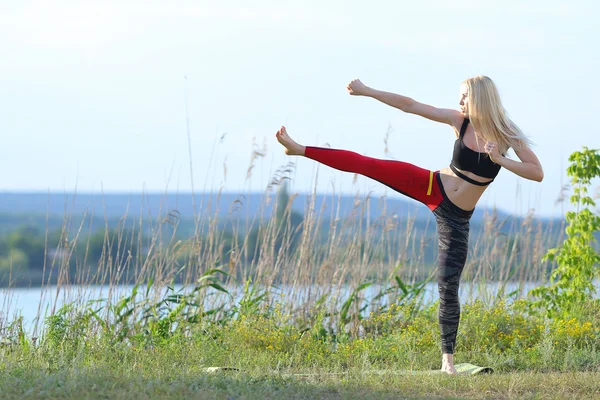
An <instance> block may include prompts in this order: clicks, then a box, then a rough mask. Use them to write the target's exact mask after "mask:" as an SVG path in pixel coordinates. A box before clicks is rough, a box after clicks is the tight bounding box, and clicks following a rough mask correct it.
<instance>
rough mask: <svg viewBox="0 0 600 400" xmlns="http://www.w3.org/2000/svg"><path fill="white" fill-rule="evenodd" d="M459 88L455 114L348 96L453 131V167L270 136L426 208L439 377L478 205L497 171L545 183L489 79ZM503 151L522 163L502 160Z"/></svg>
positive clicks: (353, 89) (358, 92) (389, 96)
mask: <svg viewBox="0 0 600 400" xmlns="http://www.w3.org/2000/svg"><path fill="white" fill-rule="evenodd" d="M460 89H461V90H460V102H459V104H460V111H456V110H451V109H442V108H435V107H432V106H429V105H426V104H422V103H419V102H417V101H415V100H413V99H411V98H409V97H405V96H401V95H398V94H394V93H388V92H383V91H379V90H375V89H372V88H370V87H368V86H365V85H364V84H363V83H362V82H361V81H360V80H353V81H352V82H350V83H349V84H348V92H349V93H350V94H351V95H354V96H367V97H372V98H374V99H376V100H379V101H381V102H382V103H385V104H387V105H390V106H392V107H395V108H398V109H400V110H402V111H404V112H407V113H411V114H417V115H420V116H422V117H425V118H428V119H430V120H433V121H437V122H442V123H445V124H448V125H450V126H452V128H454V133H455V135H456V142H455V143H454V153H453V157H452V163H451V164H450V166H449V167H447V168H442V169H441V170H439V171H429V170H426V169H423V168H420V167H417V166H415V165H412V164H409V163H405V162H401V161H391V160H379V159H374V158H370V157H364V156H361V155H359V154H357V153H353V152H350V151H345V150H335V149H329V148H318V147H311V146H302V145H300V144H298V143H296V142H294V141H293V140H292V139H291V138H290V137H289V136H288V134H287V132H286V129H285V127H281V129H280V130H279V131H278V132H277V134H276V136H277V140H278V141H279V142H280V143H281V144H282V145H283V146H284V147H285V152H286V153H287V154H288V155H296V156H305V157H308V158H311V159H313V160H315V161H318V162H320V163H323V164H325V165H328V166H330V167H332V168H335V169H338V170H342V171H347V172H353V173H358V174H361V175H364V176H367V177H369V178H372V179H375V180H377V181H379V182H381V183H383V184H385V185H387V186H389V187H390V188H392V189H394V190H396V191H398V192H400V193H402V194H405V195H406V196H409V197H411V198H413V199H415V200H418V201H420V202H422V203H423V204H425V205H426V206H427V207H429V208H430V209H431V210H432V212H433V214H434V215H435V218H436V222H437V232H438V289H439V295H440V308H439V323H440V330H441V338H442V371H444V372H447V373H449V374H455V373H456V369H455V368H454V360H453V354H454V347H455V343H456V333H457V331H458V323H459V319H460V305H459V299H458V285H459V280H460V275H461V273H462V270H463V267H464V265H465V262H466V259H467V252H468V239H469V220H470V218H471V215H472V214H473V210H474V209H475V206H476V205H477V201H478V200H479V199H480V197H481V195H482V194H483V192H484V191H485V189H486V188H487V187H488V185H489V184H490V183H491V182H492V181H493V180H494V178H495V177H496V175H497V174H498V172H499V171H500V168H502V167H504V168H505V169H507V170H509V171H511V172H513V173H515V174H517V175H519V176H521V177H523V178H526V179H530V180H534V181H537V182H541V181H542V179H543V178H544V172H543V170H542V167H541V165H540V162H539V160H538V158H537V157H536V155H535V154H534V152H533V151H532V150H531V148H530V145H531V143H530V141H529V140H528V139H527V137H526V136H525V135H524V134H523V132H521V130H520V129H519V128H518V127H517V126H516V125H515V124H514V123H513V122H512V121H511V120H510V119H509V118H508V117H507V115H506V112H505V110H504V108H503V106H502V103H501V101H500V96H499V94H498V90H497V89H496V86H495V85H494V83H493V81H492V80H491V79H490V78H488V77H486V76H476V77H473V78H470V79H467V80H466V81H464V82H463V83H462V84H461V88H460ZM509 148H512V149H513V150H514V151H515V153H516V155H517V157H518V158H519V159H520V162H519V161H515V160H511V159H509V158H507V157H506V156H505V154H506V153H507V151H508V149H509Z"/></svg>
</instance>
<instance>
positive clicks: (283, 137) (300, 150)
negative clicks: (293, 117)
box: [275, 126, 306, 156]
mask: <svg viewBox="0 0 600 400" xmlns="http://www.w3.org/2000/svg"><path fill="white" fill-rule="evenodd" d="M275 136H276V137H277V141H278V142H279V143H281V144H282V145H283V147H285V154H287V155H288V156H303V155H304V150H305V149H306V147H304V146H302V145H299V144H298V143H296V142H294V141H293V140H292V138H291V137H290V136H289V135H288V134H287V131H286V130H285V126H282V127H281V128H280V129H279V130H278V131H277V133H276V134H275Z"/></svg>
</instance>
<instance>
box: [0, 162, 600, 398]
mask: <svg viewBox="0 0 600 400" xmlns="http://www.w3.org/2000/svg"><path fill="white" fill-rule="evenodd" d="M255 153H256V154H255V156H253V158H252V163H254V162H255V160H256V159H258V158H260V157H262V156H263V155H262V153H261V152H259V151H255ZM190 167H191V166H190ZM252 167H253V165H251V167H250V168H249V170H248V171H249V174H250V173H251V170H252ZM292 171H293V166H286V167H285V168H283V169H282V170H281V171H278V172H277V173H276V174H275V175H276V176H275V177H274V179H273V181H272V183H271V184H270V188H271V189H273V188H277V187H278V186H279V189H278V193H279V194H278V196H276V197H275V199H274V200H273V199H270V200H269V196H270V195H271V194H270V193H267V196H266V200H265V202H266V203H267V202H269V201H274V202H275V206H274V207H273V209H275V210H276V212H275V214H274V215H265V218H264V219H259V218H257V219H255V220H253V221H241V220H239V219H235V216H234V215H232V217H231V220H230V221H228V222H229V223H228V225H227V226H228V229H230V232H226V231H225V230H224V229H223V228H222V226H223V225H221V224H220V222H222V221H218V220H217V219H216V217H212V216H210V215H209V216H201V215H199V214H198V215H194V221H195V224H196V225H195V233H194V234H193V235H191V237H189V238H186V239H184V240H182V239H180V238H178V237H177V235H176V232H177V228H178V221H179V219H178V218H179V216H178V213H177V211H176V210H161V212H160V213H159V215H152V216H148V217H147V218H144V217H135V218H132V217H129V216H127V215H125V216H123V218H122V220H121V222H120V225H119V226H118V227H117V229H116V230H114V231H112V232H109V231H108V229H107V230H106V235H105V237H104V244H103V251H102V254H101V255H100V257H99V259H97V260H96V259H89V254H88V251H87V250H84V251H81V249H82V248H83V249H87V247H86V246H85V243H84V246H78V241H79V240H81V238H83V237H85V235H84V232H86V231H87V230H90V228H91V226H92V224H96V223H97V221H95V220H94V217H93V216H86V217H85V218H84V219H83V220H81V221H75V220H73V219H72V218H71V217H70V216H65V219H64V224H63V229H62V232H61V238H60V240H59V243H58V250H59V252H56V253H55V254H60V255H61V256H60V257H58V256H55V257H54V258H49V259H48V260H47V265H45V266H44V271H45V274H46V273H48V274H49V275H53V276H55V280H56V282H57V285H56V286H55V287H51V288H50V287H46V288H45V290H46V291H47V293H45V294H44V295H42V298H44V297H45V296H48V297H46V298H50V299H51V306H50V309H49V310H50V312H49V314H43V309H42V307H40V312H39V320H40V321H45V323H43V324H39V325H36V326H35V327H34V329H33V331H32V332H29V331H26V330H25V329H24V328H23V323H22V321H21V320H19V319H13V320H8V319H7V318H0V338H1V339H2V341H1V344H0V395H1V396H2V397H3V398H65V397H66V398H128V399H130V398H160V397H168V398H261V399H262V398H432V397H434V398H435V397H437V398H477V399H483V398H485V399H487V398H532V399H536V398H539V399H541V398H598V396H599V395H600V389H599V386H598V384H597V383H595V382H598V381H599V379H598V378H600V376H599V375H600V371H599V370H598V368H599V366H600V302H599V301H597V300H590V301H589V302H586V303H585V304H580V307H579V308H577V309H574V310H572V311H573V312H572V313H571V314H570V315H568V316H567V315H564V316H563V317H562V318H555V319H547V318H546V317H545V316H544V315H545V314H544V313H543V312H539V310H534V309H531V308H530V307H529V304H530V303H529V301H528V299H526V298H525V297H524V295H523V293H521V292H520V291H518V290H517V291H514V292H513V293H510V294H506V293H503V292H502V291H500V292H499V293H485V292H481V293H480V299H479V301H471V302H470V303H469V304H467V305H465V306H464V307H463V311H462V314H461V324H460V328H459V329H460V331H459V335H458V342H457V354H456V362H457V363H460V362H470V363H474V364H478V365H482V366H490V367H492V368H494V370H495V371H496V372H495V373H494V374H492V375H490V376H484V375H478V376H454V377H451V376H445V375H430V374H426V373H416V374H415V373H402V372H401V371H432V370H437V369H439V368H440V358H441V357H440V349H439V347H440V346H439V327H438V322H437V304H436V303H432V304H429V303H425V302H423V300H422V293H423V287H424V286H423V285H424V284H425V283H426V282H427V281H426V280H425V281H424V280H422V278H423V276H427V275H429V271H424V261H423V260H425V259H426V258H427V257H426V256H425V255H426V253H428V252H431V251H434V252H435V248H436V243H432V242H428V241H427V240H426V237H427V236H425V235H426V234H427V233H428V232H430V231H433V230H434V229H435V226H434V223H433V219H432V220H431V225H426V229H424V231H418V230H416V229H415V220H414V219H411V217H410V216H408V218H406V219H401V220H399V219H398V218H395V217H394V215H393V212H389V213H387V212H385V213H384V216H383V217H382V218H381V220H378V221H371V220H370V219H369V218H368V209H369V208H368V207H366V204H367V203H368V202H369V201H374V199H372V198H370V196H366V197H365V198H361V199H360V201H358V202H357V206H356V209H355V212H354V213H353V214H352V216H351V217H349V218H346V219H343V220H340V219H339V218H338V216H339V209H337V210H336V209H335V208H331V209H330V210H329V211H328V212H330V213H331V215H330V218H325V213H324V212H320V211H319V210H316V209H315V202H314V199H313V202H312V203H309V204H307V206H306V209H305V213H304V215H303V218H302V220H301V222H300V223H294V218H293V213H292V212H291V207H290V199H291V198H290V196H289V195H288V194H286V190H285V186H280V185H281V182H283V181H285V178H286V177H289V175H290V174H291V172H292ZM217 195H218V194H217ZM292 197H293V196H292ZM380 200H381V204H382V207H383V208H384V210H387V208H386V207H387V206H386V200H385V198H383V199H380ZM198 201H200V202H201V201H202V200H198ZM194 202H196V199H195V200H194ZM266 203H265V205H264V206H265V209H266V208H267V207H266ZM232 206H233V205H232ZM238 206H241V207H243V200H239V204H238ZM199 208H201V207H199ZM259 214H260V213H259ZM505 223H510V222H508V221H499V220H498V218H497V215H495V214H494V213H491V214H489V215H487V216H486V218H485V220H484V228H483V229H482V230H481V232H480V234H479V235H477V236H475V237H472V238H471V245H470V256H469V259H468V263H467V265H466V267H465V271H464V275H463V276H464V279H463V281H462V282H463V283H466V282H469V283H471V284H473V285H474V286H476V285H478V284H480V283H484V284H486V283H487V282H490V281H493V282H496V283H498V284H499V285H500V287H502V286H503V285H506V284H507V283H508V282H518V284H519V285H521V286H524V285H526V284H528V283H531V282H544V281H545V279H546V278H547V275H548V271H549V269H550V268H551V267H552V265H551V264H550V263H548V262H541V261H540V258H541V256H542V255H543V254H544V253H545V251H546V250H547V248H548V247H552V246H554V245H556V241H557V240H559V239H560V238H555V237H551V235H548V234H547V232H545V231H544V230H543V228H542V225H541V224H539V223H538V222H536V220H535V218H533V216H532V215H530V216H528V217H527V218H525V219H524V220H523V221H522V223H521V224H520V225H513V226H511V229H510V234H508V235H507V234H505V233H502V232H501V227H502V225H503V224H505ZM134 228H135V229H134ZM321 239H323V240H321ZM88 244H89V242H88ZM45 276H46V275H45ZM123 277H127V278H128V280H133V282H134V283H135V284H136V286H135V289H134V291H133V293H126V294H125V295H121V294H119V293H118V291H119V286H118V284H119V282H121V281H122V279H123ZM429 278H431V276H429ZM175 279H178V280H180V281H181V282H183V283H184V284H185V285H186V286H185V288H184V289H182V290H181V291H175V290H174V289H173V286H172V285H173V282H174V281H175ZM72 282H76V283H80V284H83V285H84V290H83V291H81V290H80V289H75V288H74V287H73V286H71V283H72ZM96 284H102V285H107V286H108V294H107V295H106V297H105V299H104V300H103V301H102V302H95V301H93V300H96V299H89V298H88V295H87V294H86V293H85V287H86V286H85V285H88V286H87V287H91V286H92V285H96ZM376 285H379V286H377V288H376V291H375V292H374V295H373V296H370V297H369V296H366V295H365V290H366V289H367V288H375V287H376ZM284 286H285V287H286V288H287V289H286V291H285V292H284V293H282V291H281V290H279V288H280V287H284ZM348 288H350V290H349V291H348ZM59 297H60V298H64V299H65V300H66V301H67V305H66V306H64V307H62V308H60V309H59V308H58V307H57V306H56V304H57V300H58V299H59ZM89 300H92V301H91V302H90V301H89ZM4 301H5V304H10V303H11V302H10V298H8V300H7V299H6V298H5V299H4ZM69 302H70V303H69ZM5 307H6V306H5ZM1 316H2V315H0V317H1ZM223 366H226V367H232V368H236V369H239V370H240V371H223V372H218V373H209V372H207V371H206V368H208V367H223ZM381 371H384V372H381Z"/></svg>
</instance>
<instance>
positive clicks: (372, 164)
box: [304, 146, 444, 211]
mask: <svg viewBox="0 0 600 400" xmlns="http://www.w3.org/2000/svg"><path fill="white" fill-rule="evenodd" d="M304 155H305V156H306V157H308V158H311V159H313V160H315V161H318V162H320V163H322V164H325V165H328V166H330V167H332V168H335V169H338V170H340V171H346V172H353V173H355V174H361V175H364V176H367V177H369V178H371V179H375V180H376V181H379V182H381V183H383V184H384V185H386V186H388V187H390V188H392V189H394V190H395V191H397V192H400V193H402V194H404V195H406V196H408V197H410V198H413V199H415V200H417V201H420V202H421V203H423V204H425V205H426V206H427V207H429V209H431V210H432V211H433V210H434V209H436V208H437V206H438V205H439V204H440V203H441V202H442V200H443V199H444V193H443V189H441V187H440V184H439V180H438V179H439V177H438V176H437V175H438V174H439V172H438V171H435V172H434V171H430V170H428V169H424V168H420V167H417V166H416V165H413V164H409V163H407V162H402V161H392V160H380V159H377V158H371V157H365V156H361V155H360V154H358V153H354V152H352V151H347V150H336V149H327V148H322V147H309V146H307V147H306V152H305V154H304Z"/></svg>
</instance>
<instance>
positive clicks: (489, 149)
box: [483, 142, 503, 164]
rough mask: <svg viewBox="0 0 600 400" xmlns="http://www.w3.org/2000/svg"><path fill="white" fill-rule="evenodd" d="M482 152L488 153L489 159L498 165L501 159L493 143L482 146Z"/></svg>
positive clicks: (496, 146)
mask: <svg viewBox="0 0 600 400" xmlns="http://www.w3.org/2000/svg"><path fill="white" fill-rule="evenodd" d="M483 149H484V151H485V152H486V153H488V155H489V156H490V159H491V160H492V161H493V162H495V163H496V164H500V160H501V159H502V157H503V156H502V154H500V151H499V150H498V145H497V144H496V143H494V142H486V143H485V146H484V148H483Z"/></svg>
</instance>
